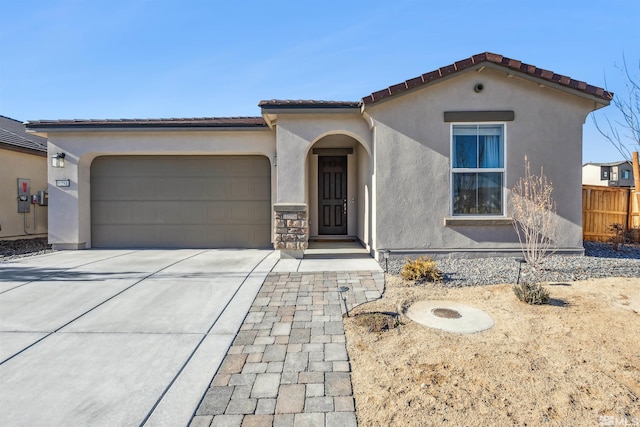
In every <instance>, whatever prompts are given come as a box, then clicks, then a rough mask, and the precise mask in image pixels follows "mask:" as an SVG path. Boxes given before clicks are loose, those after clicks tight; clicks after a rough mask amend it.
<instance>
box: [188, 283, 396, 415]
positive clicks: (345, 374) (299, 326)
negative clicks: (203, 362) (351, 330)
mask: <svg viewBox="0 0 640 427" xmlns="http://www.w3.org/2000/svg"><path fill="white" fill-rule="evenodd" d="M342 286H347V287H349V291H348V292H346V293H345V294H346V296H347V306H348V307H349V310H350V309H351V308H352V307H354V306H356V305H359V304H362V303H364V302H367V301H372V300H375V299H378V298H380V296H381V294H382V292H383V290H384V275H383V273H381V272H371V271H366V272H362V271H361V272H344V273H340V272H320V273H270V274H269V275H268V276H267V278H266V280H265V282H264V284H263V285H262V288H261V289H260V291H259V292H258V295H257V297H256V299H255V300H254V302H253V305H252V306H251V309H250V311H249V313H248V315H247V317H246V318H245V320H244V323H243V324H242V327H241V328H240V331H239V333H238V335H237V336H236V338H235V340H234V342H233V344H232V345H231V347H230V348H229V350H228V352H227V355H226V356H225V358H224V360H223V362H222V365H221V366H220V368H219V369H218V372H217V374H216V376H215V377H214V378H213V381H212V382H211V386H210V387H209V389H208V391H207V393H206V395H205V396H204V398H203V400H202V402H201V404H200V407H199V408H198V410H197V412H196V415H195V416H194V418H193V419H192V421H191V424H190V426H191V427H203V426H244V427H246V426H296V427H297V426H322V427H324V426H345V427H347V426H356V425H357V421H356V415H355V402H354V398H353V391H352V388H351V373H350V372H351V366H350V363H349V357H348V355H347V349H346V344H345V335H344V328H343V324H342V316H343V313H344V312H345V310H344V306H343V301H342V299H341V297H340V293H339V292H338V288H339V287H342Z"/></svg>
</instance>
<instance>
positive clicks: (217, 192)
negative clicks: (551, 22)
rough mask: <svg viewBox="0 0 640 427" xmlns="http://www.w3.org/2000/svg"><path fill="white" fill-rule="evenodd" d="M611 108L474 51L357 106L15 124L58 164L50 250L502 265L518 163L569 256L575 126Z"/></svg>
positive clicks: (599, 96) (569, 83) (574, 243)
mask: <svg viewBox="0 0 640 427" xmlns="http://www.w3.org/2000/svg"><path fill="white" fill-rule="evenodd" d="M612 96H613V94H611V93H610V92H607V91H606V90H604V89H602V88H599V87H594V86H591V85H588V84H586V83H584V82H581V81H577V80H574V79H572V78H570V77H567V76H563V75H559V74H555V73H553V72H551V71H548V70H544V69H541V68H537V67H535V66H532V65H527V64H524V63H522V62H520V61H517V60H513V59H509V58H505V57H503V56H501V55H496V54H493V53H482V54H479V55H475V56H472V57H470V58H467V59H464V60H462V61H459V62H456V63H454V64H451V65H448V66H446V67H443V68H440V69H438V70H435V71H432V72H430V73H426V74H423V75H421V76H418V77H416V78H413V79H410V80H407V81H405V82H402V83H400V84H397V85H393V86H390V87H388V88H386V89H383V90H381V91H378V92H374V93H372V94H371V95H368V96H366V97H364V98H363V99H362V100H360V101H354V102H343V101H300V100H297V101H293V100H285V101H281V100H270V101H262V102H260V104H259V106H260V107H261V110H262V117H236V118H191V119H145V120H138V119H132V120H38V121H32V122H29V123H28V124H27V127H28V128H29V129H30V131H32V132H37V133H38V134H41V135H46V136H47V137H48V139H49V157H51V156H53V155H55V154H57V153H64V154H66V162H67V166H66V167H65V168H57V169H50V175H49V180H50V181H49V183H50V189H51V192H50V195H49V197H50V199H49V200H50V206H49V209H50V216H49V221H50V226H51V229H52V230H55V233H50V236H49V238H50V241H51V243H53V245H54V248H58V249H64V248H69V249H81V248H90V247H205V248H206V247H268V246H271V245H273V246H274V247H275V248H276V249H281V254H282V256H283V257H290V256H292V257H300V256H302V252H303V250H304V249H305V248H306V247H307V242H308V240H309V239H327V238H354V239H358V240H359V241H361V242H362V243H363V245H364V246H365V247H366V248H367V249H368V250H369V251H370V252H371V253H373V254H375V255H376V256H380V254H381V252H382V251H390V252H391V255H392V256H397V255H405V254H407V255H412V254H418V253H428V254H433V255H447V256H479V255H488V254H515V253H517V252H519V251H520V246H519V243H518V239H517V236H516V234H515V232H514V229H513V226H512V224H511V218H510V216H509V208H508V204H507V200H508V195H509V188H511V187H512V186H513V185H514V183H515V182H516V180H517V179H518V178H519V177H520V176H522V174H523V171H524V157H525V155H526V156H528V158H529V161H530V163H531V169H532V170H533V171H536V170H539V169H540V167H541V166H542V165H544V172H545V174H546V175H547V176H548V177H549V178H550V180H551V181H552V182H553V183H554V192H553V196H554V198H555V200H556V201H557V216H558V219H559V230H560V234H559V236H558V240H557V245H558V247H559V252H560V253H583V247H582V202H581V200H582V195H581V184H582V182H581V173H580V171H581V169H580V168H581V166H582V164H581V152H582V125H583V123H584V122H585V119H586V117H587V115H588V114H589V113H590V112H591V111H594V110H596V109H598V108H601V107H604V106H606V105H608V104H609V102H610V100H611V99H612ZM57 180H69V181H68V182H69V185H70V186H68V187H61V186H56V185H57V184H56V182H57ZM60 182H63V183H64V182H65V181H60Z"/></svg>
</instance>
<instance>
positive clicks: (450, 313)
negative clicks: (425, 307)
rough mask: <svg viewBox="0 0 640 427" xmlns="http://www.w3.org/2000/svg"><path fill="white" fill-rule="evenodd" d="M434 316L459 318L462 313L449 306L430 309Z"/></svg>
mask: <svg viewBox="0 0 640 427" xmlns="http://www.w3.org/2000/svg"><path fill="white" fill-rule="evenodd" d="M431 312H432V313H433V315H434V316H438V317H442V318H443V319H459V318H461V317H462V315H461V314H460V313H459V312H457V311H455V310H452V309H450V308H434V309H433V310H431Z"/></svg>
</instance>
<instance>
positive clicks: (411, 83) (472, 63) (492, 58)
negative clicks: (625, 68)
mask: <svg viewBox="0 0 640 427" xmlns="http://www.w3.org/2000/svg"><path fill="white" fill-rule="evenodd" d="M483 63H484V64H495V65H498V66H500V67H504V68H507V69H509V70H513V71H514V72H517V73H521V74H522V75H525V76H530V77H534V78H537V79H541V80H546V81H548V82H550V83H552V84H557V85H560V86H562V87H566V88H568V89H574V90H576V91H579V92H583V93H585V94H587V95H591V96H593V97H595V98H598V99H602V100H603V101H606V104H608V103H609V101H611V100H612V99H613V93H612V92H608V91H606V90H605V89H602V88H600V87H597V86H592V85H589V84H587V83H585V82H583V81H580V80H575V79H572V78H571V77H567V76H563V75H562V74H556V73H554V72H553V71H549V70H545V69H543V68H537V67H536V66H534V65H529V64H525V63H523V62H521V61H519V60H517V59H511V58H507V57H504V56H502V55H498V54H496V53H491V52H484V53H480V54H478V55H473V56H472V57H470V58H467V59H463V60H462V61H458V62H455V63H453V64H451V65H447V66H445V67H441V68H438V69H437V70H435V71H431V72H428V73H425V74H422V75H421V76H418V77H415V78H413V79H409V80H405V81H404V82H402V83H399V84H396V85H393V86H389V87H388V88H386V89H383V90H379V91H377V92H373V93H372V94H371V95H369V96H366V97H364V98H362V103H363V104H364V105H365V106H366V105H371V104H374V103H376V102H378V101H381V100H383V99H386V98H389V97H391V96H395V95H398V94H401V93H403V92H406V91H408V90H411V89H415V88H417V87H420V86H422V85H425V84H428V83H432V82H434V81H437V80H439V79H443V78H445V77H447V76H450V75H451V74H454V73H458V72H460V71H463V70H466V69H469V68H474V67H475V68H480V66H481V64H483Z"/></svg>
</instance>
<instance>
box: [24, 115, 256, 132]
mask: <svg viewBox="0 0 640 427" xmlns="http://www.w3.org/2000/svg"><path fill="white" fill-rule="evenodd" d="M26 126H27V128H28V129H33V130H43V129H64V128H74V129H95V128H112V129H130V128H179V127H190V128H193V127H207V128H266V127H267V124H266V123H265V121H264V119H263V118H262V117H200V118H170V119H104V120H95V119H90V120H79V119H71V120H34V121H28V122H26Z"/></svg>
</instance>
